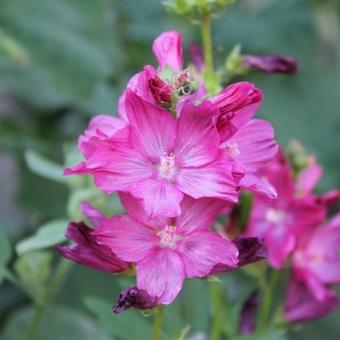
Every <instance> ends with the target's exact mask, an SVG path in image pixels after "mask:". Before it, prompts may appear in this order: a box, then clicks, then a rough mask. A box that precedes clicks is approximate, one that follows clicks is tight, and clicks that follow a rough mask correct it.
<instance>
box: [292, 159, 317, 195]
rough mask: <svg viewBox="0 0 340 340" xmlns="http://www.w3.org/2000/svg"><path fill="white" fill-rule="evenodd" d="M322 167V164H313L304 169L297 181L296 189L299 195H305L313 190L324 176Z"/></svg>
mask: <svg viewBox="0 0 340 340" xmlns="http://www.w3.org/2000/svg"><path fill="white" fill-rule="evenodd" d="M322 173H323V171H322V167H321V166H320V165H317V164H315V165H313V166H310V167H308V168H306V169H304V170H302V171H301V172H300V173H299V175H298V177H297V179H296V183H295V191H296V193H297V195H298V196H305V195H308V194H310V193H311V192H312V190H313V189H314V187H315V186H316V184H317V183H318V182H319V180H320V178H321V176H322Z"/></svg>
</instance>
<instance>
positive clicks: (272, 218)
mask: <svg viewBox="0 0 340 340" xmlns="http://www.w3.org/2000/svg"><path fill="white" fill-rule="evenodd" d="M285 217H286V214H285V213H284V212H283V211H281V210H278V209H274V208H270V209H268V210H267V211H266V220H267V221H268V222H271V223H281V222H283V221H284V219H285Z"/></svg>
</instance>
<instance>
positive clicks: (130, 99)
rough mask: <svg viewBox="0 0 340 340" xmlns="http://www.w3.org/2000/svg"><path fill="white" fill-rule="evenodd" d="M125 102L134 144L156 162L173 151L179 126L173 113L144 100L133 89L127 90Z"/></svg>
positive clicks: (131, 138) (131, 139)
mask: <svg viewBox="0 0 340 340" xmlns="http://www.w3.org/2000/svg"><path fill="white" fill-rule="evenodd" d="M125 103H126V113H127V117H128V120H129V122H130V126H131V137H130V141H131V143H132V145H134V146H135V148H137V149H138V150H139V151H140V152H141V153H142V154H143V155H145V156H146V157H148V158H150V159H151V160H153V161H156V162H157V161H159V160H160V158H161V157H162V156H163V155H165V154H168V153H170V152H172V151H173V148H174V142H175V138H176V128H177V127H176V120H175V118H174V117H172V116H171V113H170V112H168V111H165V110H163V109H161V108H159V107H156V106H154V105H152V104H150V103H148V102H146V101H144V100H143V99H142V98H141V97H139V96H137V95H136V94H135V93H133V92H132V91H128V92H127V95H126V99H125Z"/></svg>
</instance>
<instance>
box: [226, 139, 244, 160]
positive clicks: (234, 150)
mask: <svg viewBox="0 0 340 340" xmlns="http://www.w3.org/2000/svg"><path fill="white" fill-rule="evenodd" d="M225 148H226V150H227V152H228V154H229V155H230V156H233V157H236V156H239V155H240V154H241V152H240V149H239V148H238V145H237V143H235V142H232V143H227V144H226V146H225Z"/></svg>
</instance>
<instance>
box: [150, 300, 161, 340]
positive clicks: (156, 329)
mask: <svg viewBox="0 0 340 340" xmlns="http://www.w3.org/2000/svg"><path fill="white" fill-rule="evenodd" d="M163 315H164V307H163V306H162V305H160V306H159V307H157V309H156V311H155V319H154V322H153V329H152V340H159V339H160V338H161V333H162V323H163Z"/></svg>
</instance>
